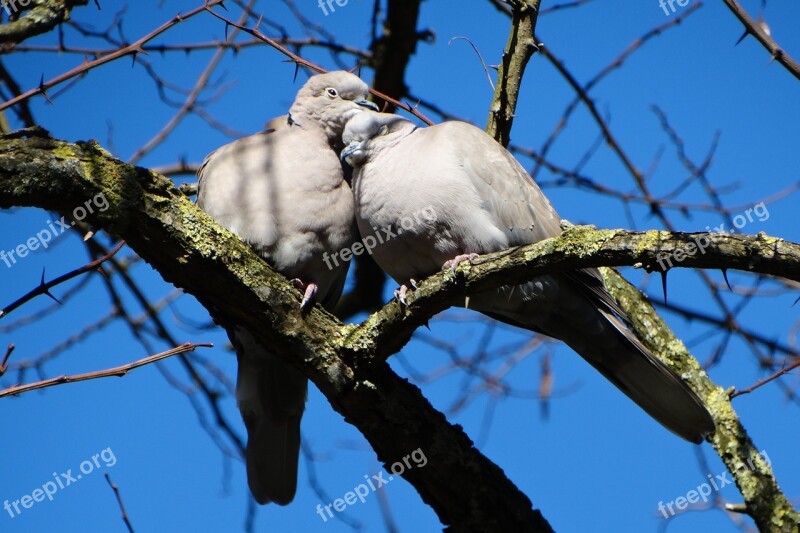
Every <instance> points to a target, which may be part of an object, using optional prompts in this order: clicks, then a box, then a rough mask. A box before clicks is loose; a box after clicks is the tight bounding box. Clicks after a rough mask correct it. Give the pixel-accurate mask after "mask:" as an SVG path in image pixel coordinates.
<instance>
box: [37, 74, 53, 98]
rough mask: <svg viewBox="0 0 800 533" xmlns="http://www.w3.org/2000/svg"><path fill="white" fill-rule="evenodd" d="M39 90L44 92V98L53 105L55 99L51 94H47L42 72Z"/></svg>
mask: <svg viewBox="0 0 800 533" xmlns="http://www.w3.org/2000/svg"><path fill="white" fill-rule="evenodd" d="M39 92H40V93H42V96H44V99H45V100H47V103H48V104H50V105H53V101H52V100H50V97H49V96H47V91H46V90H45V88H44V74H42V77H41V78H40V79H39Z"/></svg>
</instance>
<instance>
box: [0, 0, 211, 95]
mask: <svg viewBox="0 0 800 533" xmlns="http://www.w3.org/2000/svg"><path fill="white" fill-rule="evenodd" d="M222 1H223V0H206V1H205V2H204V3H203V5H202V6H198V7H196V8H194V9H192V10H191V11H189V12H188V13H186V14H185V15H181V14H177V15H175V16H174V17H173V18H172V19H170V20H169V21H167V22H165V23H164V24H162V25H161V26H159V27H158V28H156V29H155V30H153V31H151V32H150V33H148V34H147V35H145V36H144V37H142V38H141V39H139V40H137V41H135V42H133V43H131V44H129V45H128V46H125V47H123V48H120V49H119V50H117V51H115V52H112V53H110V54H108V55H105V56H103V57H99V58H97V59H95V60H93V61H88V62H85V63H83V64H81V65H79V66H77V67H75V68H73V69H71V70H69V71H67V72H64V73H63V74H59V75H58V76H56V77H55V78H53V79H50V80H48V81H44V80H42V81H41V82H40V83H39V86H38V87H34V88H33V89H28V90H27V91H25V92H24V93H22V94H20V95H18V96H15V97H14V98H12V99H10V100H7V101H5V102H3V103H0V111H3V110H4V109H8V108H9V107H11V106H13V105H17V104H18V103H20V102H22V101H24V100H27V99H28V98H30V97H32V96H35V95H37V94H41V95H43V96H44V97H45V98H47V92H46V91H47V90H48V89H50V88H52V87H54V86H56V85H58V84H60V83H64V82H65V81H67V80H71V79H72V78H75V77H77V76H80V75H81V74H85V73H86V72H88V71H89V70H91V69H93V68H95V67H99V66H100V65H105V64H106V63H110V62H111V61H114V60H116V59H119V58H121V57H125V56H127V55H130V54H132V55H133V56H134V57H136V54H138V53H140V52H142V53H144V50H143V49H142V46H143V45H144V44H145V43H147V42H149V41H152V40H153V39H155V38H156V37H158V36H159V35H161V34H162V33H164V32H165V31H167V30H168V29H170V28H172V27H173V26H175V25H177V24H180V23H181V22H184V21H186V20H187V19H190V18H192V17H193V16H195V15H197V14H198V13H202V12H203V11H205V10H206V9H207V8H210V7H212V6H215V5H218V4H221V3H222Z"/></svg>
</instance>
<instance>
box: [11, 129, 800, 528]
mask: <svg viewBox="0 0 800 533" xmlns="http://www.w3.org/2000/svg"><path fill="white" fill-rule="evenodd" d="M101 192H102V193H103V194H104V195H105V197H106V198H107V199H108V201H109V208H108V209H106V210H105V211H103V212H95V213H92V214H90V215H89V216H88V217H87V219H88V222H90V223H92V224H94V225H96V226H99V227H103V228H105V229H106V230H107V231H109V232H111V233H113V234H115V235H118V236H120V237H122V238H125V239H126V241H127V242H128V244H129V246H130V247H131V248H132V249H133V250H135V251H136V252H137V253H139V254H140V255H141V257H142V258H143V259H145V260H146V261H148V262H149V263H150V264H151V265H152V266H153V267H154V268H155V269H156V270H158V271H159V273H160V274H161V275H162V276H163V277H164V279H165V280H167V281H168V282H170V283H174V284H175V285H176V286H179V287H183V288H184V289H185V290H186V291H187V292H189V293H191V294H193V295H194V296H195V297H196V298H197V299H198V300H199V301H200V302H201V303H202V304H203V305H204V306H205V307H206V308H207V309H209V310H210V311H211V312H212V314H213V315H214V316H215V318H216V319H217V320H218V321H219V322H221V323H223V324H228V325H230V324H231V323H233V322H235V323H238V324H241V325H243V326H245V327H247V328H248V329H249V330H250V331H251V332H253V334H254V335H256V336H257V337H258V338H259V339H260V340H261V341H262V342H264V343H268V344H269V345H271V346H273V347H274V348H275V350H276V352H277V353H279V354H284V356H285V357H286V358H287V360H289V361H290V362H291V363H292V364H295V365H297V366H298V367H300V368H301V369H302V370H303V372H304V373H305V374H306V375H307V376H309V378H310V379H311V380H312V381H314V383H315V384H316V385H317V387H319V389H320V390H321V391H322V393H323V394H325V396H326V397H327V398H328V400H329V401H330V402H331V404H332V405H333V407H334V409H336V410H337V411H338V412H339V413H341V414H342V415H343V416H345V418H346V419H347V421H348V422H350V423H352V424H353V425H355V426H356V427H357V428H358V429H359V430H360V431H361V432H362V433H363V434H364V435H365V436H366V438H367V440H368V441H369V442H370V444H371V445H372V447H373V448H374V449H375V451H376V452H377V454H378V457H379V458H380V459H381V460H382V461H384V462H385V463H386V464H387V465H388V464H391V463H392V462H393V461H395V460H397V459H398V458H401V457H402V456H403V455H404V454H407V453H408V451H409V450H412V449H416V448H422V449H423V450H425V453H426V455H427V456H428V457H429V459H430V464H429V465H428V466H426V468H424V469H414V470H409V471H408V473H407V475H406V476H405V477H406V479H407V480H408V481H409V482H410V483H412V484H413V485H414V487H415V488H416V489H417V491H418V492H419V494H420V495H421V496H422V498H423V499H424V500H425V502H426V503H428V504H429V505H431V507H432V508H434V510H435V511H436V512H437V514H438V515H439V518H440V520H441V521H442V522H443V523H444V524H447V525H451V526H453V528H454V529H458V530H462V529H463V530H475V529H488V530H497V529H498V528H500V527H503V528H512V530H526V531H527V530H537V531H547V530H549V526H548V525H547V523H546V521H545V520H544V519H543V518H542V517H541V515H540V513H539V512H538V511H535V510H533V509H532V508H531V505H530V501H529V500H528V498H527V497H526V496H525V495H524V494H522V493H521V492H519V490H518V489H517V488H516V487H515V486H514V485H513V484H512V483H511V482H510V481H509V480H508V479H507V478H506V477H505V475H504V474H503V472H502V471H501V470H500V469H499V468H497V466H495V465H494V464H493V463H491V462H490V461H489V460H488V459H486V458H485V457H484V456H483V455H481V454H480V453H479V452H478V451H477V450H475V448H474V447H473V445H472V442H471V441H470V440H469V438H468V437H467V436H466V435H465V434H464V433H463V431H462V430H461V429H460V428H459V427H457V426H453V425H451V424H449V423H448V422H447V420H446V419H445V417H444V416H443V415H442V414H441V413H439V412H438V411H436V410H435V409H434V408H433V407H432V406H431V405H430V404H429V403H428V402H427V400H426V399H425V398H424V397H423V396H422V394H421V393H420V391H419V390H418V389H417V388H416V387H414V386H413V385H410V384H409V383H408V382H406V381H405V380H403V379H401V378H399V377H398V376H397V375H396V374H394V372H393V371H392V370H391V369H390V368H389V366H388V364H386V361H385V359H386V358H388V357H389V356H390V355H392V354H393V353H395V352H397V351H398V350H399V349H401V348H402V346H403V345H404V344H405V343H406V342H407V341H408V340H409V339H410V337H411V335H412V334H413V332H414V331H415V330H416V328H417V327H418V326H420V325H422V324H423V323H425V322H426V321H427V319H428V318H430V317H431V316H433V315H434V314H436V313H437V312H439V311H441V310H443V309H446V308H447V307H449V306H451V305H453V304H455V303H457V302H459V300H460V301H463V297H464V295H466V294H468V293H470V292H473V291H479V290H487V289H491V288H495V287H499V286H501V285H507V284H513V283H517V282H522V281H527V280H529V279H531V278H532V277H534V276H536V275H540V274H545V273H552V272H557V271H564V270H571V269H575V268H585V267H590V266H601V265H614V266H619V265H636V264H641V266H643V267H644V268H648V269H651V270H661V268H662V267H663V268H677V267H687V268H688V267H691V268H715V269H716V268H729V269H730V268H735V269H739V270H744V271H749V272H756V273H761V274H769V275H775V276H782V277H785V278H787V279H793V280H797V281H800V246H798V245H797V244H793V243H790V242H786V241H783V240H781V239H777V238H774V237H768V236H766V235H763V234H759V235H757V236H745V235H725V234H711V235H709V234H705V233H703V234H685V233H669V232H662V231H650V232H645V233H631V232H625V231H622V230H593V229H591V228H586V227H575V228H571V229H569V230H567V231H565V232H564V234H563V235H562V236H561V237H559V238H557V239H548V240H546V241H541V242H539V243H535V244H532V245H529V246H525V247H520V248H516V249H510V250H505V251H503V252H499V253H496V254H491V255H487V256H483V257H481V258H478V259H477V260H475V261H474V264H471V265H470V264H462V265H461V266H460V267H459V268H458V269H457V270H456V272H455V273H453V272H450V271H449V270H448V271H445V272H442V273H439V274H437V275H435V276H432V277H431V278H429V279H427V280H425V281H423V282H422V283H420V285H419V287H418V288H417V290H415V291H413V293H412V294H410V295H409V298H408V306H407V307H401V306H400V305H399V304H397V303H396V302H392V303H390V304H388V305H386V306H385V307H384V308H383V309H381V310H380V311H378V312H377V313H375V314H373V315H372V316H371V317H370V318H369V319H368V320H367V321H366V322H364V323H363V324H361V325H358V326H343V325H341V324H340V323H339V322H337V321H336V320H335V319H333V318H332V317H331V316H330V315H328V314H327V313H326V312H325V311H323V310H322V309H321V308H319V307H315V308H314V309H313V310H312V311H311V312H310V313H309V314H308V315H307V316H303V315H301V314H300V310H299V301H300V298H301V295H300V293H299V292H298V291H296V290H295V289H294V288H292V287H291V286H290V285H289V284H288V283H287V281H286V280H285V279H284V278H282V277H281V276H279V275H277V274H275V273H274V272H273V271H272V270H271V269H270V268H269V267H268V265H266V263H264V262H263V261H262V260H261V259H260V258H259V257H258V256H257V255H256V254H255V253H253V252H252V250H250V249H249V247H248V246H247V245H245V244H244V243H243V242H242V241H240V240H239V239H238V238H236V237H235V236H234V235H233V234H231V233H230V232H228V231H227V230H225V229H224V228H222V227H220V226H218V225H216V224H215V223H214V222H213V221H212V220H211V219H210V218H209V217H208V216H207V215H206V214H205V213H203V212H202V211H201V210H200V209H199V208H197V206H195V205H194V204H193V203H191V202H190V201H189V200H188V199H187V198H186V197H185V196H184V195H182V194H181V193H180V192H179V191H178V190H177V189H176V188H175V187H174V185H173V184H172V183H171V182H170V181H169V180H167V179H165V178H163V177H161V176H158V175H157V174H155V173H153V172H151V171H148V170H145V169H141V168H136V167H132V166H130V165H126V164H124V163H122V162H120V161H118V160H116V159H114V158H113V157H111V156H110V155H109V154H108V153H107V152H105V151H104V150H102V148H100V147H99V146H98V145H97V144H95V143H77V144H69V143H65V142H62V141H58V140H55V139H49V138H40V137H34V138H29V139H18V138H6V139H3V140H0V207H11V206H15V205H21V206H37V207H42V208H45V209H50V210H55V211H59V212H63V213H66V212H70V211H71V210H72V208H73V207H74V206H75V205H80V204H81V203H82V202H83V201H84V199H85V198H88V197H92V196H94V195H95V194H98V193H101ZM209 279H213V280H214V283H208V280H209ZM607 283H608V285H609V287H610V288H611V290H612V291H613V292H614V296H615V297H616V298H617V299H618V300H619V301H620V302H621V304H622V305H624V306H628V311H629V313H630V315H631V316H632V317H633V318H634V321H635V322H636V323H637V324H638V329H639V334H640V336H641V337H642V338H643V339H644V340H645V341H647V342H648V343H650V344H651V345H652V346H653V349H654V351H655V352H656V353H659V354H662V355H663V354H666V358H667V359H668V360H669V361H671V363H670V364H671V365H672V366H673V368H675V369H676V370H678V371H679V374H681V375H684V374H686V375H687V376H688V378H689V381H690V383H691V384H692V385H693V386H694V388H695V390H697V391H698V392H699V393H700V394H701V397H703V398H706V401H707V403H708V405H709V408H710V410H711V412H712V414H713V415H714V417H715V420H716V422H717V425H718V428H719V429H718V433H717V434H716V435H715V436H714V437H713V439H712V444H713V445H714V446H715V447H716V449H717V452H718V453H719V454H720V456H721V457H722V458H723V461H725V462H726V465H727V466H728V468H729V470H731V472H732V473H734V476H735V477H736V480H737V484H738V485H739V488H740V490H741V491H742V493H743V495H744V496H745V501H746V502H747V504H748V509H749V511H750V512H751V514H752V516H753V517H754V518H755V519H756V522H757V523H758V524H759V526H760V527H762V526H763V525H764V524H779V523H788V522H781V521H782V520H783V521H788V520H791V519H793V518H792V517H793V516H794V515H793V514H791V513H793V511H790V509H791V506H789V505H788V503H787V502H786V500H785V497H784V496H783V495H782V494H781V493H780V491H779V489H778V487H777V484H776V483H775V480H774V478H773V477H772V474H771V472H770V470H769V468H768V466H767V465H764V464H763V461H761V463H759V459H758V457H755V456H754V455H753V453H752V450H754V449H755V447H754V446H753V445H752V444H751V443H750V441H749V440H748V439H747V436H746V434H745V432H744V430H743V428H742V427H741V425H740V424H739V422H738V419H737V418H736V415H735V413H734V412H733V410H732V408H731V407H730V402H729V399H728V396H727V394H725V392H724V391H723V390H722V389H721V388H719V387H717V386H716V385H714V384H713V383H712V382H711V381H709V380H708V378H707V377H706V376H705V374H704V372H702V371H701V370H700V369H699V366H698V365H697V362H696V361H694V359H692V358H691V356H690V355H689V354H688V353H687V352H686V350H685V348H683V346H682V345H680V343H679V342H678V341H677V339H674V336H672V333H671V332H669V329H668V328H667V327H666V325H664V324H663V323H662V322H661V321H660V319H658V317H657V315H656V314H655V312H654V311H653V310H652V308H650V307H649V305H647V306H645V304H646V302H645V301H644V299H643V297H642V296H641V294H640V293H638V291H636V290H635V289H633V288H631V287H629V286H626V284H623V283H621V282H615V281H614V279H613V276H612V277H611V278H608V277H607ZM640 300H641V301H640ZM626 302H629V303H626ZM634 304H635V305H634ZM631 306H633V307H631ZM286 354H290V355H286ZM746 459H752V460H753V461H754V464H756V465H757V469H755V470H754V471H749V472H744V471H741V470H744V469H741V465H742V464H744V461H745V460H746ZM475 479H480V480H481V483H475V482H474V481H475Z"/></svg>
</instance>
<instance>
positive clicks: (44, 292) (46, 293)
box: [39, 269, 64, 305]
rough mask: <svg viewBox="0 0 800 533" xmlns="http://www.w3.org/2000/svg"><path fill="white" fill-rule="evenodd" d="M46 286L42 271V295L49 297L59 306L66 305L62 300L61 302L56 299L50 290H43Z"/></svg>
mask: <svg viewBox="0 0 800 533" xmlns="http://www.w3.org/2000/svg"><path fill="white" fill-rule="evenodd" d="M45 285H46V283H45V282H44V269H42V279H41V281H39V288H40V289H41V290H42V294H44V295H46V296H49V297H50V298H52V299H53V300H55V301H56V302H57V303H58V304H59V305H64V304H62V303H61V300H59V299H58V298H56V297H55V296H53V295H52V294H50V291H49V290H47V289H46V288H43V287H44V286H45Z"/></svg>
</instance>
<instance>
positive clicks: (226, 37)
mask: <svg viewBox="0 0 800 533" xmlns="http://www.w3.org/2000/svg"><path fill="white" fill-rule="evenodd" d="M230 26H231V25H230V24H228V23H227V22H226V23H225V40H226V41H227V40H228V28H230Z"/></svg>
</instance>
